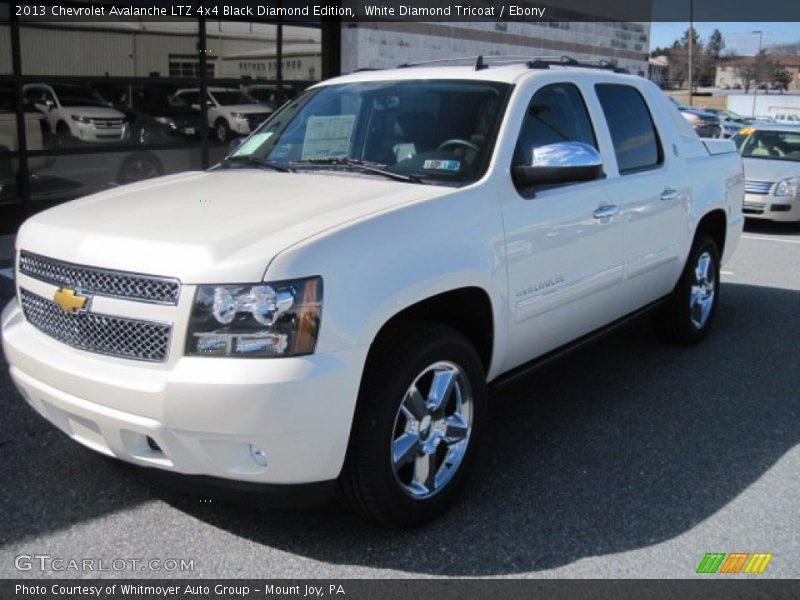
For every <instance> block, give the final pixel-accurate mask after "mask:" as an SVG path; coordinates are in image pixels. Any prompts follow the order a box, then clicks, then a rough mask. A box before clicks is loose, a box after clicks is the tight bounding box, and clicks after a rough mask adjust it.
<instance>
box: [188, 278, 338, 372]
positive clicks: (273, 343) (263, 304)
mask: <svg viewBox="0 0 800 600" xmlns="http://www.w3.org/2000/svg"><path fill="white" fill-rule="evenodd" d="M321 317H322V278H320V277H311V278H309V279H295V280H291V281H280V282H274V283H252V284H242V285H203V286H199V287H198V288H197V293H196V295H195V298H194V306H193V308H192V317H191V319H190V321H189V330H188V332H187V334H186V354H187V355H194V356H242V357H252V358H267V357H276V356H297V355H300V354H311V353H312V352H314V348H315V347H316V345H317V336H318V334H319V324H320V319H321Z"/></svg>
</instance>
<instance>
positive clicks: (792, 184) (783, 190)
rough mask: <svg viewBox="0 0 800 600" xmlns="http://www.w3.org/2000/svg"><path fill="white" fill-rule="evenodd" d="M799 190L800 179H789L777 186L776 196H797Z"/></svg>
mask: <svg viewBox="0 0 800 600" xmlns="http://www.w3.org/2000/svg"><path fill="white" fill-rule="evenodd" d="M798 189H800V177H788V178H787V179H784V180H783V181H779V182H778V185H777V186H775V195H776V196H797V191H798Z"/></svg>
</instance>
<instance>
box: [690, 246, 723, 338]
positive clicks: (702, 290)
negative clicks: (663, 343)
mask: <svg viewBox="0 0 800 600" xmlns="http://www.w3.org/2000/svg"><path fill="white" fill-rule="evenodd" d="M716 283H717V282H716V275H715V268H714V259H713V258H711V255H710V254H709V253H708V252H703V253H702V254H701V255H700V256H699V257H698V258H697V264H696V265H695V267H694V283H693V284H692V287H691V290H690V292H689V316H690V318H691V320H692V325H694V327H695V328H697V329H702V328H703V327H705V324H706V322H707V321H708V317H709V315H711V309H712V308H713V307H714V301H715V299H716V298H715V296H716Z"/></svg>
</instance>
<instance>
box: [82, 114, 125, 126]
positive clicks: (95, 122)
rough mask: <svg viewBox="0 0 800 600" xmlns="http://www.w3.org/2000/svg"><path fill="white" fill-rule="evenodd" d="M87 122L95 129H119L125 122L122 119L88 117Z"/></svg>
mask: <svg viewBox="0 0 800 600" xmlns="http://www.w3.org/2000/svg"><path fill="white" fill-rule="evenodd" d="M89 123H91V124H92V126H93V127H95V128H97V129H120V128H122V126H123V125H124V124H125V121H124V120H123V119H102V118H99V117H89Z"/></svg>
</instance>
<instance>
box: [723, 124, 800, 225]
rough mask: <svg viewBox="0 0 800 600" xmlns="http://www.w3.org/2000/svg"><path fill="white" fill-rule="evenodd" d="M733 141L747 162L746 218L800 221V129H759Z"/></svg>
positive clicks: (774, 127)
mask: <svg viewBox="0 0 800 600" xmlns="http://www.w3.org/2000/svg"><path fill="white" fill-rule="evenodd" d="M733 141H734V142H735V143H736V146H737V147H738V149H739V153H740V154H741V155H742V158H743V159H744V174H745V178H746V181H745V192H746V194H745V199H744V208H743V212H744V214H745V216H746V217H748V218H752V219H768V220H770V221H800V128H797V129H795V128H791V127H787V126H785V125H758V126H757V127H750V128H747V129H742V130H741V131H740V132H739V133H738V134H736V136H734V138H733Z"/></svg>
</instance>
